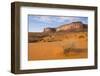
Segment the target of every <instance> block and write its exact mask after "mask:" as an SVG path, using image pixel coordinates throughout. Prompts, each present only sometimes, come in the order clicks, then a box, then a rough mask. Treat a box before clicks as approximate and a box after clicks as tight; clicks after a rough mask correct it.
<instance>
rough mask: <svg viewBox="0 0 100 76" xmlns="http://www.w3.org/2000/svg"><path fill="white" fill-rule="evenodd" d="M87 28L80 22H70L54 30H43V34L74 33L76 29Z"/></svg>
mask: <svg viewBox="0 0 100 76" xmlns="http://www.w3.org/2000/svg"><path fill="white" fill-rule="evenodd" d="M85 28H87V24H83V23H82V22H80V21H78V22H72V23H69V24H64V25H60V26H59V27H56V28H50V27H47V28H44V32H59V31H74V30H78V29H85Z"/></svg>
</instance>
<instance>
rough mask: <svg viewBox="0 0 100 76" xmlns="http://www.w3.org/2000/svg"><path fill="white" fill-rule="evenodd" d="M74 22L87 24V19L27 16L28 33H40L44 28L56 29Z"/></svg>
mask: <svg viewBox="0 0 100 76" xmlns="http://www.w3.org/2000/svg"><path fill="white" fill-rule="evenodd" d="M75 21H81V22H83V23H84V24H88V17H75V16H42V15H29V16H28V26H29V27H28V28H29V32H42V31H43V29H44V28H45V27H52V28H53V27H58V26H59V25H63V24H68V23H71V22H75Z"/></svg>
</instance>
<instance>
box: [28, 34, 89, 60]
mask: <svg viewBox="0 0 100 76" xmlns="http://www.w3.org/2000/svg"><path fill="white" fill-rule="evenodd" d="M80 34H81V35H84V37H83V38H79V36H78V35H79V34H74V35H73V34H70V36H71V35H72V36H73V37H70V38H69V39H68V38H67V39H66V38H65V39H63V40H62V41H54V42H36V43H29V44H28V48H29V49H28V60H52V59H76V58H87V57H88V50H87V37H86V36H85V33H80ZM75 35H77V36H78V37H74V36H75ZM57 38H59V37H57ZM72 44H74V46H73V47H74V49H76V48H78V49H81V50H80V51H78V52H77V51H74V50H71V51H70V52H68V53H66V54H65V53H64V48H65V47H66V48H69V47H71V45H72Z"/></svg>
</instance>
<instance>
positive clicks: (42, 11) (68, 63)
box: [20, 7, 94, 70]
mask: <svg viewBox="0 0 100 76" xmlns="http://www.w3.org/2000/svg"><path fill="white" fill-rule="evenodd" d="M28 14H36V15H60V16H84V17H88V58H87V59H63V60H60V59H59V60H42V61H28V20H27V19H28V18H27V17H28ZM20 19H21V20H20V32H21V33H20V44H21V45H20V47H21V48H20V64H21V65H20V69H21V70H25V69H43V68H59V67H75V66H88V65H89V66H90V65H94V11H88V10H74V9H73V10H70V9H57V8H39V7H21V8H20Z"/></svg>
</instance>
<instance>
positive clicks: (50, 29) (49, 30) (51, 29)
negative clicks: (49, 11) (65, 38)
mask: <svg viewBox="0 0 100 76" xmlns="http://www.w3.org/2000/svg"><path fill="white" fill-rule="evenodd" d="M55 31H56V28H49V27H48V28H44V32H55Z"/></svg>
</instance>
